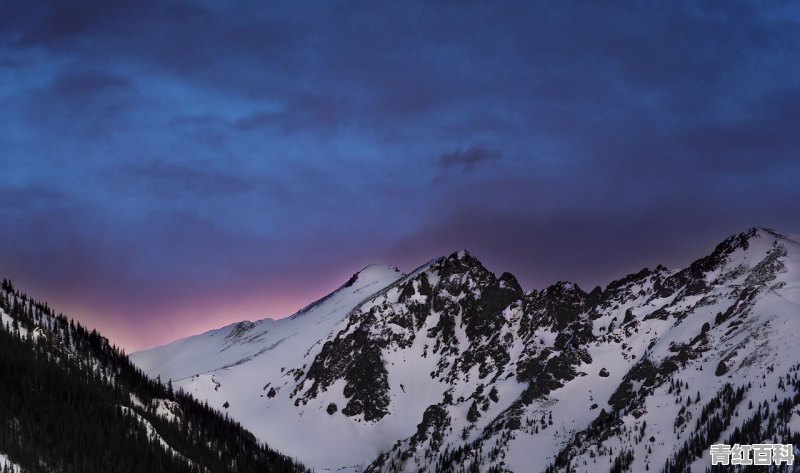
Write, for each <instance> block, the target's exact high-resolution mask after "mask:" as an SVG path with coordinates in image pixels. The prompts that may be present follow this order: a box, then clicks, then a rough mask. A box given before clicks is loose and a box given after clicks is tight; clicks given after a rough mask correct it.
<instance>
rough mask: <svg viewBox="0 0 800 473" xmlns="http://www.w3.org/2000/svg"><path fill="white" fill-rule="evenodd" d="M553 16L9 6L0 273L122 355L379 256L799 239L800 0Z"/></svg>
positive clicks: (496, 257)
mask: <svg viewBox="0 0 800 473" xmlns="http://www.w3.org/2000/svg"><path fill="white" fill-rule="evenodd" d="M566 3H567V2H551V3H548V2H545V3H538V4H535V5H534V4H531V3H525V2H521V3H518V4H495V3H489V2H474V3H467V4H464V3H460V2H456V3H452V4H448V3H445V4H441V5H438V6H436V7H433V6H431V5H430V4H429V3H428V2H401V3H397V2H373V3H369V4H366V5H360V4H355V3H353V4H350V3H339V4H334V3H332V2H317V3H316V4H303V5H302V6H300V5H298V4H296V3H294V2H271V3H269V4H268V5H265V4H244V3H243V4H239V3H231V2H152V1H137V2H126V1H122V2H102V1H97V2H79V3H76V2H58V1H50V2H38V3H37V5H36V7H35V8H31V7H30V6H29V5H23V4H21V3H19V2H5V3H2V4H0V124H1V125H2V126H0V150H1V151H0V219H2V221H3V231H2V232H0V272H2V273H3V276H5V277H10V278H13V279H14V280H16V281H18V285H22V286H23V287H24V288H27V289H28V290H29V291H30V292H35V293H36V294H39V295H42V296H45V297H47V298H48V299H50V300H51V302H52V304H53V305H56V306H57V307H62V308H63V309H64V310H69V311H70V312H72V313H73V314H74V315H76V316H79V317H81V318H82V319H85V320H86V321H87V322H88V323H90V324H92V325H95V326H98V327H99V328H101V329H103V330H104V331H106V332H108V333H109V334H110V335H111V336H112V338H114V339H115V340H118V342H119V343H121V344H123V345H124V346H126V347H128V348H139V347H142V346H146V345H152V344H155V343H160V342H165V341H168V340H170V339H172V338H175V337H178V336H183V335H187V334H190V333H192V332H195V331H197V330H200V329H205V328H210V327H213V326H217V325H221V324H224V323H228V322H232V321H235V320H239V319H242V318H258V317H264V316H268V315H273V316H281V315H286V314H287V313H289V312H291V311H292V310H294V309H296V308H298V307H300V306H302V305H304V304H305V303H306V302H308V301H309V300H310V299H312V298H314V297H316V296H319V295H322V294H324V293H325V292H326V291H327V290H329V289H332V288H334V287H335V286H336V285H337V284H338V283H339V282H341V281H342V280H344V279H346V277H347V276H348V275H349V274H351V273H352V272H353V271H355V270H357V269H359V268H360V267H361V266H363V265H366V264H368V263H373V262H387V263H392V264H396V265H398V266H400V267H402V268H405V269H409V268H411V267H413V266H415V265H416V264H419V263H421V262H422V261H425V260H427V259H429V258H431V257H434V256H437V255H441V254H445V253H448V252H450V251H452V250H454V249H456V248H469V249H470V250H472V251H473V252H474V253H476V254H477V256H478V257H479V258H481V259H483V260H485V261H486V262H487V263H488V264H489V266H490V268H491V269H494V270H496V271H504V270H510V271H512V272H514V273H515V274H518V275H519V276H520V279H521V280H522V282H523V284H524V285H525V286H526V288H528V289H530V288H532V287H539V286H542V285H545V284H548V283H550V282H553V281H555V280H558V279H571V280H576V281H577V282H579V283H580V284H581V285H584V286H593V285H595V284H604V283H606V282H608V280H609V278H612V277H615V276H619V275H622V274H625V273H627V272H630V271H634V270H636V269H639V267H641V266H644V265H655V264H658V263H665V264H673V265H679V264H685V263H687V262H688V261H689V260H690V259H691V258H692V257H694V256H699V255H700V254H702V253H703V252H705V251H708V250H709V248H710V247H711V246H712V245H713V244H714V243H715V242H716V241H717V240H719V239H721V238H722V237H724V236H725V235H727V234H729V233H733V232H736V231H740V230H742V229H744V228H745V227H749V226H753V225H764V226H772V227H776V228H777V229H779V230H783V231H789V232H800V228H798V227H797V219H796V217H797V215H800V204H798V202H800V186H798V185H797V182H800V157H799V156H800V155H799V154H798V153H799V152H800V134H798V133H797V130H798V129H800V66H798V62H797V61H796V58H797V57H798V56H800V11H798V9H797V8H796V7H793V6H791V5H789V4H786V3H785V2H774V3H773V2H737V1H734V2H725V3H724V4H719V3H713V2H699V1H697V2H695V1H688V2H643V3H641V2H640V3H636V4H634V5H626V6H622V5H612V6H609V5H603V6H601V5H599V4H597V3H593V2H587V3H576V4H566ZM140 327H147V329H144V328H140Z"/></svg>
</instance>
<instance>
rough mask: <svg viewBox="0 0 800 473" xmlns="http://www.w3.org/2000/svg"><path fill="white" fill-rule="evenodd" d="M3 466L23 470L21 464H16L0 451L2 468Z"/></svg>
mask: <svg viewBox="0 0 800 473" xmlns="http://www.w3.org/2000/svg"><path fill="white" fill-rule="evenodd" d="M2 468H9V469H13V470H14V471H21V470H20V468H19V465H17V464H15V463H14V462H12V461H11V460H9V459H8V457H7V456H5V455H4V454H2V453H0V469H2Z"/></svg>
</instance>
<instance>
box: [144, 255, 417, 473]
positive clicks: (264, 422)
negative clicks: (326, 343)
mask: <svg viewBox="0 0 800 473" xmlns="http://www.w3.org/2000/svg"><path fill="white" fill-rule="evenodd" d="M403 276H404V274H403V273H401V272H400V271H399V270H398V269H397V268H394V267H389V266H383V265H372V266H368V267H366V268H364V269H363V270H361V271H359V272H358V273H356V274H355V275H354V276H353V278H351V280H350V281H348V282H347V283H346V284H345V285H343V286H342V287H340V288H339V289H337V290H336V291H335V292H333V293H332V294H330V295H328V296H327V297H325V298H323V299H321V300H320V301H317V302H315V303H313V304H311V305H309V306H308V307H306V308H304V309H302V310H300V311H299V312H297V313H296V314H294V315H292V316H291V317H288V318H285V319H280V320H272V319H264V320H260V321H257V322H247V321H245V322H240V323H237V324H233V325H229V326H227V327H223V328H221V329H217V330H212V331H210V332H206V333H204V334H201V335H197V336H194V337H189V338H186V339H183V340H179V341H177V342H175V343H172V344H169V345H166V346H162V347H158V348H155V349H153V350H148V351H144V352H139V353H135V354H133V355H131V359H132V360H133V361H134V363H136V364H137V365H138V366H139V367H140V368H142V369H143V370H144V371H145V372H147V373H149V374H151V375H152V376H153V377H155V376H160V377H161V379H162V381H164V382H167V380H169V379H171V380H172V383H173V386H174V387H175V388H176V389H177V388H183V389H184V390H186V391H189V392H191V393H193V394H195V395H196V396H197V397H198V398H200V399H207V400H208V402H209V404H211V405H212V406H214V407H217V408H219V409H221V410H223V411H226V412H227V413H228V414H229V415H231V416H233V417H234V418H236V419H237V420H239V421H240V422H242V424H243V425H245V426H246V427H247V428H248V429H249V430H251V431H252V432H253V433H255V434H256V436H258V437H259V439H261V440H263V441H266V442H267V443H268V444H269V445H270V446H271V447H272V448H274V449H276V450H278V451H280V452H282V453H284V454H287V455H289V456H294V457H299V456H301V455H302V456H305V457H308V458H309V461H310V462H311V463H310V464H313V465H317V466H318V469H322V468H326V467H330V468H333V467H336V468H338V467H340V466H344V465H349V464H352V462H356V463H358V462H368V461H371V460H372V458H374V457H375V456H376V455H377V454H378V453H380V451H379V450H378V449H376V448H375V446H374V445H373V444H372V443H371V442H369V441H368V440H369V439H370V436H372V435H385V434H383V433H382V432H380V429H373V430H372V431H364V430H363V429H362V428H360V426H354V425H352V424H351V423H350V422H347V421H343V420H342V419H338V422H335V421H334V419H331V417H330V416H329V415H328V414H327V413H325V411H324V410H320V409H316V410H314V409H297V408H295V407H294V405H293V404H292V401H291V400H290V399H289V394H290V392H291V388H292V387H293V386H292V384H293V383H294V381H295V376H297V373H298V368H299V369H302V368H300V366H298V363H300V365H302V362H303V360H307V359H313V357H314V356H315V355H316V354H317V353H318V352H319V350H320V349H321V345H322V343H321V340H322V339H324V338H325V337H326V336H327V335H328V334H329V333H330V332H331V331H332V330H333V329H334V327H335V326H336V324H338V323H340V322H341V321H342V320H343V319H344V318H345V317H346V316H347V315H348V313H349V312H350V311H351V310H353V308H354V307H356V306H357V305H359V304H361V303H363V302H364V301H365V299H368V298H369V297H371V296H373V295H374V294H376V293H378V292H380V291H381V290H383V289H384V288H386V287H387V286H390V285H391V284H393V283H394V282H396V281H397V280H398V279H400V278H402V277H403ZM271 392H274V393H275V394H274V395H273V396H272V397H270V393H271ZM226 403H227V405H228V407H227V408H224V407H223V406H224V405H225V404H226ZM391 435H394V434H390V437H391Z"/></svg>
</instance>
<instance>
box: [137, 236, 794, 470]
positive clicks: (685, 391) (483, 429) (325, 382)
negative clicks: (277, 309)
mask: <svg viewBox="0 0 800 473" xmlns="http://www.w3.org/2000/svg"><path fill="white" fill-rule="evenodd" d="M365 271H367V270H365ZM368 274H369V275H367V274H365V273H364V272H362V273H359V274H358V277H357V278H356V279H355V281H354V284H353V285H352V286H347V285H346V286H344V287H342V288H340V289H339V290H337V291H336V292H334V293H333V294H332V295H331V296H328V297H327V298H325V299H323V300H321V301H320V302H318V303H315V304H313V305H312V306H310V307H309V308H307V309H305V310H304V311H301V312H300V313H298V314H296V315H295V316H293V317H291V318H289V319H283V320H279V321H261V322H256V323H254V324H253V323H249V322H243V323H240V324H236V325H233V326H229V327H225V328H223V329H220V330H217V331H212V332H209V333H206V334H203V335H199V336H196V337H190V338H188V339H185V340H179V341H177V342H175V343H173V344H170V345H167V346H165V347H160V348H156V349H154V350H150V351H146V352H141V353H137V354H134V355H132V359H133V360H134V362H135V363H137V364H138V365H139V366H140V367H142V368H143V369H144V370H145V371H146V372H148V373H149V374H151V375H153V376H156V375H161V378H162V380H166V379H168V378H171V379H172V382H173V384H174V385H175V386H176V387H181V388H183V389H185V390H188V391H190V392H192V393H194V394H195V395H196V396H198V397H200V398H201V399H207V400H208V402H209V403H210V404H211V405H212V406H215V407H218V408H225V406H226V405H227V412H228V413H229V414H230V415H231V416H233V417H234V418H235V419H237V420H239V421H240V422H241V423H242V424H243V425H244V426H245V427H246V428H248V429H250V430H251V431H253V432H254V433H255V434H256V435H257V436H258V437H259V438H260V439H261V440H264V441H267V442H268V443H269V444H270V445H272V446H273V447H275V448H277V449H278V450H280V451H282V452H284V453H286V454H289V455H291V456H295V457H297V458H299V459H300V460H302V461H303V462H305V463H306V464H308V465H311V466H313V467H315V468H316V469H317V470H318V471H327V470H330V471H332V470H339V469H344V470H350V471H361V470H364V469H367V470H370V471H419V470H436V469H439V470H444V471H451V470H448V468H449V469H458V468H464V469H467V468H469V467H471V466H475V467H477V468H478V470H480V471H488V470H489V469H493V471H516V472H527V471H543V470H545V468H547V467H548V466H550V468H551V470H559V471H561V470H565V469H566V468H567V466H568V465H569V467H570V468H572V469H573V470H576V471H597V470H598V469H602V470H605V469H606V468H609V467H610V466H611V465H615V462H617V463H620V464H624V465H623V466H625V467H626V468H628V469H631V470H632V471H644V470H645V469H649V470H654V471H660V470H662V469H663V468H665V467H666V465H667V464H668V462H670V464H673V465H681V466H682V467H685V468H686V469H691V470H693V471H704V470H705V467H706V466H707V465H708V459H707V457H705V458H704V457H702V455H703V451H702V449H701V450H700V451H697V452H689V451H685V450H686V449H682V446H683V445H684V444H685V443H686V444H687V445H688V444H694V443H703V442H705V443H707V442H706V440H707V439H712V440H715V441H724V440H726V439H729V438H730V437H731V435H734V434H736V435H741V436H742V438H744V439H746V438H745V437H744V436H745V435H750V434H753V435H761V434H764V435H766V434H767V433H770V435H772V436H773V437H772V438H773V440H775V441H785V440H786V439H791V438H795V437H793V435H795V434H794V432H795V431H796V430H797V428H798V427H800V411H798V413H797V414H793V412H794V410H796V409H797V408H796V407H795V406H794V401H793V399H800V396H798V397H793V390H794V389H796V390H797V392H798V394H800V383H797V384H796V385H795V384H791V383H795V381H796V379H797V371H798V370H800V349H798V348H797V347H796V346H795V344H794V340H795V339H796V334H797V333H798V332H800V243H798V242H797V240H796V239H794V238H792V237H788V236H784V235H780V234H778V233H776V232H773V231H771V230H766V229H751V230H748V231H746V232H743V233H741V234H738V235H734V236H732V237H730V238H728V239H726V240H725V241H723V242H722V243H720V244H719V245H718V246H717V247H716V248H715V249H714V251H713V252H712V253H710V254H709V255H708V256H705V257H703V258H700V259H698V260H697V261H695V262H694V263H692V265H690V266H689V267H687V268H684V269H680V270H668V269H666V268H663V267H661V266H659V267H658V268H656V269H654V270H649V269H644V270H642V271H641V272H639V273H636V274H632V275H628V276H626V277H624V278H621V279H620V280H617V281H614V282H612V283H611V284H609V285H608V286H607V287H606V288H603V289H600V288H598V289H595V290H594V291H591V292H588V293H587V292H585V291H583V290H582V289H581V288H579V287H578V286H577V285H575V284H572V283H569V282H559V283H556V284H554V285H552V286H550V287H548V288H545V289H543V290H541V291H531V292H528V293H524V292H523V291H522V289H521V288H520V287H519V285H518V283H517V282H516V280H515V279H514V277H513V276H511V275H510V274H507V273H505V274H503V275H501V276H500V277H497V276H495V275H494V274H492V273H491V272H489V271H487V270H486V269H485V268H484V267H483V266H482V265H481V264H480V262H479V261H478V260H477V259H475V258H474V257H473V256H472V255H470V254H469V253H466V252H458V253H454V254H452V255H450V256H449V257H447V258H440V259H437V260H433V261H431V262H429V263H428V264H426V265H423V266H422V267H420V268H419V269H418V270H416V271H414V272H412V273H411V274H409V275H407V276H402V275H400V274H399V273H393V272H392V271H391V270H389V269H386V268H383V269H381V268H368ZM401 276H402V277H401ZM792 375H794V378H795V381H791V380H790V377H791V376H792ZM784 399H788V400H787V401H785V402H784ZM750 403H752V404H753V405H754V406H755V407H754V408H748V407H746V406H748V405H749V404H750ZM762 406H763V407H762ZM770 406H771V407H770ZM787 409H788V411H787ZM767 413H769V415H772V416H773V417H775V413H780V415H781V417H780V419H779V421H778V422H777V424H778V428H777V430H776V428H774V426H775V424H776V422H775V421H774V419H773V422H772V424H771V425H772V426H773V427H768V426H767V424H768V422H767V421H766V417H767V416H768V414H767ZM734 414H735V415H734ZM756 414H757V415H758V416H763V417H764V419H765V420H764V422H762V424H764V428H763V429H761V428H760V427H754V426H755V425H757V424H758V422H755V421H754V422H751V423H750V424H747V425H745V422H746V421H748V420H751V418H752V417H753V416H755V415H756ZM715 416H716V417H715ZM759 418H761V417H759ZM709 419H710V420H709ZM714 419H717V420H719V422H718V424H719V425H722V426H723V427H718V425H717V424H714V425H711V424H710V423H713V422H717V420H714ZM712 421H713V422H712ZM737 428H738V429H739V430H736V429H737ZM770 429H771V430H770ZM754 432H755V433H754ZM700 435H702V436H703V441H702V442H699V441H697V440H696V439H697V438H698V436H700ZM797 438H798V439H800V437H797ZM733 440H734V441H735V440H737V439H733ZM741 443H746V442H744V441H742V442H741ZM702 448H703V449H707V445H705V444H703V445H702ZM626 452H632V454H631V458H630V459H627V460H626V456H625V455H624V454H625V453H626ZM698 456H699V457H698Z"/></svg>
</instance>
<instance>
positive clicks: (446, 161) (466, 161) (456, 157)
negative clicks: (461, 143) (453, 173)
mask: <svg viewBox="0 0 800 473" xmlns="http://www.w3.org/2000/svg"><path fill="white" fill-rule="evenodd" d="M497 159H500V152H498V151H497V150H494V149H489V148H487V147H485V146H483V145H475V146H470V147H469V148H466V149H463V150H462V149H456V150H455V151H453V152H451V153H445V154H443V155H441V156H439V166H440V167H441V168H442V169H444V170H450V169H453V168H460V169H461V170H463V171H466V172H470V171H472V170H473V169H474V168H475V166H476V165H477V164H479V163H482V162H485V161H494V160H497Z"/></svg>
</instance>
